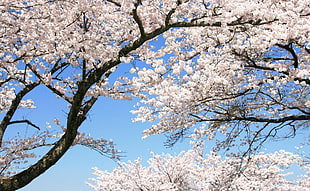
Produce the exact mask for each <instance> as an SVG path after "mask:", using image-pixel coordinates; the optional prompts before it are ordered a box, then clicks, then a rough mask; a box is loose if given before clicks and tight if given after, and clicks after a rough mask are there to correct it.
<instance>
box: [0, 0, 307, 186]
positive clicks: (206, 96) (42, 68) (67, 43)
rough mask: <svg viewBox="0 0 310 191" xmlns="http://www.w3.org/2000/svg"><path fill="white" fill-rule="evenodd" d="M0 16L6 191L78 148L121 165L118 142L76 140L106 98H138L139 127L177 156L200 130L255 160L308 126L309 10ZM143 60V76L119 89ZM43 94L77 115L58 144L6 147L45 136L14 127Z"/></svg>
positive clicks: (294, 5)
mask: <svg viewBox="0 0 310 191" xmlns="http://www.w3.org/2000/svg"><path fill="white" fill-rule="evenodd" d="M0 12H1V18H0V72H1V73H0V75H1V78H0V112H1V118H2V120H1V123H0V145H1V150H0V152H1V155H2V156H1V157H0V168H1V169H0V175H1V178H0V190H3V191H6V190H16V189H19V188H21V187H23V186H25V185H27V184H29V183H30V182H31V181H32V180H33V179H35V178H36V177H38V176H39V175H40V174H42V173H44V172H45V171H46V170H47V169H49V168H50V167H51V166H52V165H54V164H55V163H56V162H57V161H58V160H59V159H60V158H61V157H62V156H63V155H64V154H65V153H66V151H67V150H68V149H69V148H70V147H71V146H72V145H74V144H76V143H78V144H83V145H86V146H89V147H90V148H93V149H95V150H98V151H100V152H101V153H103V154H107V155H108V156H109V157H112V158H113V157H117V150H116V149H114V147H113V143H110V142H109V141H105V140H101V139H100V140H94V139H93V138H91V137H87V136H85V135H84V134H83V133H79V132H78V129H79V127H80V126H81V124H82V123H83V122H84V121H85V119H86V118H87V114H88V113H89V111H90V110H91V109H92V107H93V105H94V104H95V103H96V102H97V101H98V98H99V96H106V97H112V98H114V99H130V98H131V97H132V96H139V97H140V98H141V100H142V101H141V105H140V106H138V108H137V110H136V111H133V113H136V114H137V118H136V119H135V121H153V122H158V123H156V124H155V125H153V126H152V127H151V128H150V129H147V130H145V131H144V134H145V136H146V137H147V136H150V135H152V134H159V133H168V134H169V135H170V139H168V144H170V145H172V144H174V143H175V142H176V141H177V140H178V139H179V138H180V137H182V136H184V135H186V134H187V133H188V132H189V131H190V130H191V129H193V133H192V135H191V136H192V137H193V138H197V139H200V138H205V137H207V138H209V139H213V138H215V137H216V136H217V135H218V134H219V133H220V134H224V135H225V137H226V138H225V140H224V141H219V142H218V147H217V149H220V148H221V147H224V148H225V149H227V148H230V147H231V146H233V145H234V144H236V142H235V141H237V143H238V144H239V143H240V144H242V145H244V146H246V147H247V148H246V149H245V152H244V153H245V154H246V153H251V152H253V151H256V150H257V148H259V146H260V145H261V143H263V142H264V141H265V140H266V139H267V138H268V137H275V136H279V135H281V134H279V133H278V132H280V131H282V130H283V132H285V133H289V134H287V135H285V136H290V135H294V134H295V132H296V131H299V130H300V129H301V127H305V126H307V125H308V124H309V119H310V115H309V114H310V110H309V106H310V99H309V95H310V94H309V84H310V78H309V76H310V73H309V71H310V68H309V67H310V66H309V53H310V47H309V42H310V41H309V35H310V31H309V27H308V26H309V25H310V19H309V18H310V3H309V2H308V1H297V0H280V1H275V0H265V1H259V0H251V1H244V0H238V1H228V0H210V1H205V0H198V1H191V0H32V1H27V0H2V2H1V3H0ZM155 42H157V43H155ZM161 42H162V44H161ZM135 61H137V62H136V63H135V64H133V65H134V66H135V67H133V69H131V70H130V72H132V73H133V75H134V77H130V76H124V75H122V76H120V77H119V79H118V80H115V81H112V80H110V74H111V73H113V72H114V71H115V70H116V68H117V66H119V65H120V64H126V63H134V62H135ZM141 62H144V63H145V64H144V65H146V66H145V68H143V67H140V66H139V64H140V63H141ZM42 86H44V87H45V88H47V89H48V90H49V92H50V93H51V94H53V95H55V97H57V98H59V99H61V100H63V101H64V102H66V104H67V105H68V108H64V110H65V111H66V113H67V116H66V117H67V118H66V121H65V122H63V124H60V122H59V120H58V119H55V124H56V125H57V126H60V127H62V130H61V131H60V133H58V134H56V135H54V133H53V132H55V131H56V132H57V130H55V131H49V130H47V131H44V132H42V133H39V134H38V135H34V136H33V137H29V138H25V139H20V138H19V137H16V138H13V139H9V140H4V135H5V134H6V133H7V130H8V128H9V127H10V126H11V125H12V124H15V125H16V124H17V125H28V126H32V127H34V128H36V129H42V127H39V126H38V125H37V124H34V122H33V121H32V120H31V119H16V116H17V115H16V113H17V112H18V111H19V110H20V109H22V108H29V109H34V108H35V106H36V105H35V100H34V99H32V96H33V94H31V93H32V92H34V91H35V90H37V89H38V88H39V87H42ZM199 124H201V125H200V126H199ZM192 127H193V128H192ZM290 133H291V134H290ZM220 137H221V136H220ZM20 143H23V145H22V146H21V145H20ZM17 145H18V146H17ZM42 146H49V149H50V150H49V151H48V152H47V153H46V154H43V155H42V156H41V157H38V158H39V160H37V162H35V163H33V164H32V165H31V166H29V167H25V169H23V170H17V171H16V172H15V170H16V169H18V168H19V164H22V163H24V162H26V161H25V159H26V158H33V157H35V156H36V155H35V153H34V152H32V151H34V150H33V149H35V148H38V147H42ZM6 155H7V156H8V157H5V156H6ZM12 165H13V166H12ZM14 168H15V170H14Z"/></svg>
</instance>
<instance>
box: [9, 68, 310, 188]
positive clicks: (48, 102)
mask: <svg viewBox="0 0 310 191" xmlns="http://www.w3.org/2000/svg"><path fill="white" fill-rule="evenodd" d="M137 64H138V66H139V65H141V63H137ZM142 65H143V64H142ZM129 67H131V65H130V64H123V65H122V66H121V67H120V68H118V70H117V71H116V72H115V74H113V75H114V76H113V75H112V76H111V77H112V78H113V79H115V77H117V76H119V75H124V74H128V70H129ZM139 67H141V66H139ZM30 97H31V98H32V99H34V100H35V103H36V106H37V109H31V110H29V109H23V110H22V111H21V112H19V113H18V114H17V116H16V117H17V118H16V119H19V120H20V119H29V120H31V121H32V122H33V123H35V124H36V125H38V126H40V127H41V129H44V127H45V126H46V121H48V122H50V123H51V124H53V119H54V118H59V119H60V122H63V123H64V122H65V117H66V114H65V113H66V112H67V111H68V108H67V107H66V103H65V102H64V101H62V100H60V99H56V98H55V95H53V94H50V93H49V90H47V89H46V88H44V87H40V88H38V89H36V90H35V91H34V92H32V94H30V95H29V98H30ZM137 101H138V99H134V100H133V101H122V100H113V99H111V98H103V97H102V98H100V99H99V100H98V102H97V103H96V104H95V106H94V108H93V109H92V110H91V112H90V113H89V118H88V119H87V120H86V121H85V122H84V123H83V125H82V126H81V128H80V132H85V133H89V134H91V135H92V136H93V137H95V138H104V139H107V140H109V139H112V140H113V141H114V143H115V144H116V148H117V149H120V150H122V151H124V152H125V153H124V155H125V156H124V157H123V158H122V161H128V160H135V159H137V158H138V157H141V158H142V159H143V161H144V164H146V160H147V159H148V158H150V156H151V155H150V152H154V153H163V152H164V153H172V154H177V153H179V152H180V151H181V150H188V149H189V148H190V145H189V144H188V141H189V140H187V139H185V140H184V141H183V142H181V143H180V142H178V143H177V144H176V145H175V146H174V147H172V148H166V147H165V146H164V141H165V136H164V135H154V136H151V137H149V138H147V139H146V140H142V139H141V137H142V133H141V132H142V131H143V130H144V129H146V128H148V127H150V126H151V124H150V123H132V122H131V118H133V117H134V115H132V114H131V113H130V110H133V109H134V107H133V106H134V105H135V104H136V103H137ZM17 131H20V132H21V133H20V135H21V136H29V135H31V133H33V132H34V131H36V130H35V129H34V128H33V127H30V126H28V127H25V126H23V125H12V126H10V127H9V131H8V132H7V136H14V135H16V132H17ZM306 136H308V130H304V131H301V132H300V134H299V135H298V136H297V137H296V138H294V139H289V140H286V141H277V142H270V141H269V142H267V143H266V144H265V148H264V149H263V151H266V152H273V151H276V150H280V149H284V150H287V151H294V147H295V146H299V144H300V142H301V141H302V140H303V138H304V137H306ZM206 146H208V143H206ZM308 151H309V150H308ZM93 167H98V168H99V169H101V170H108V171H111V170H112V169H113V168H116V167H117V164H116V162H114V161H113V160H111V159H109V158H106V157H104V156H102V155H100V154H99V153H97V152H95V151H92V150H89V149H88V148H86V147H82V146H75V147H73V148H71V149H70V150H69V151H68V152H67V153H66V155H65V156H64V157H63V158H62V159H60V161H58V163H56V165H54V166H53V167H51V168H50V169H49V170H48V171H47V172H45V173H44V174H43V175H41V176H40V177H38V178H37V179H35V180H34V181H33V182H31V183H30V184H29V185H27V186H26V187H24V188H22V189H20V191H42V190H44V191H55V190H59V191H92V189H91V188H90V187H88V186H87V185H86V184H85V182H86V181H88V178H91V177H94V176H93V175H92V173H93V170H92V169H91V168H93Z"/></svg>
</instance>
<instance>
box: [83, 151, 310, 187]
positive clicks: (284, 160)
mask: <svg viewBox="0 0 310 191" xmlns="http://www.w3.org/2000/svg"><path fill="white" fill-rule="evenodd" d="M248 159H249V158H238V157H232V158H226V159H224V160H223V159H221V157H219V156H217V155H216V154H215V153H212V152H211V153H210V154H208V155H207V156H206V157H204V156H202V153H201V152H199V150H197V149H193V150H189V151H187V152H181V153H180V154H179V155H176V156H171V155H170V154H163V155H155V154H153V157H152V158H151V159H149V160H148V165H149V166H143V165H142V164H141V159H138V160H136V161H134V162H128V163H119V167H118V168H116V169H114V170H113V171H112V172H107V171H101V170H98V169H97V168H95V169H94V171H95V172H94V174H95V175H96V176H97V178H92V179H90V180H91V181H93V184H91V183H88V185H89V186H90V187H91V188H93V189H94V190H97V191H103V190H105V191H108V190H109V191H112V190H124V191H125V190H126V191H127V190H128V191H136V190H140V191H160V190H162V191H164V190H175V191H184V190H191V191H194V190H197V191H204V190H206V191H207V190H208V191H210V190H211V191H213V190H214V191H215V190H244V191H248V190H266V191H267V190H292V191H293V190H296V191H306V190H308V189H309V174H307V175H306V176H305V177H303V178H301V179H300V180H296V181H288V180H287V179H286V176H288V175H289V174H290V173H288V172H286V169H287V168H289V167H290V166H291V165H293V164H294V163H300V161H301V158H300V157H299V156H297V155H294V154H292V153H289V152H285V151H279V152H275V153H270V154H265V153H259V154H257V155H254V156H252V157H251V158H250V160H248ZM306 168H308V170H309V166H306ZM308 173H309V171H308Z"/></svg>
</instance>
